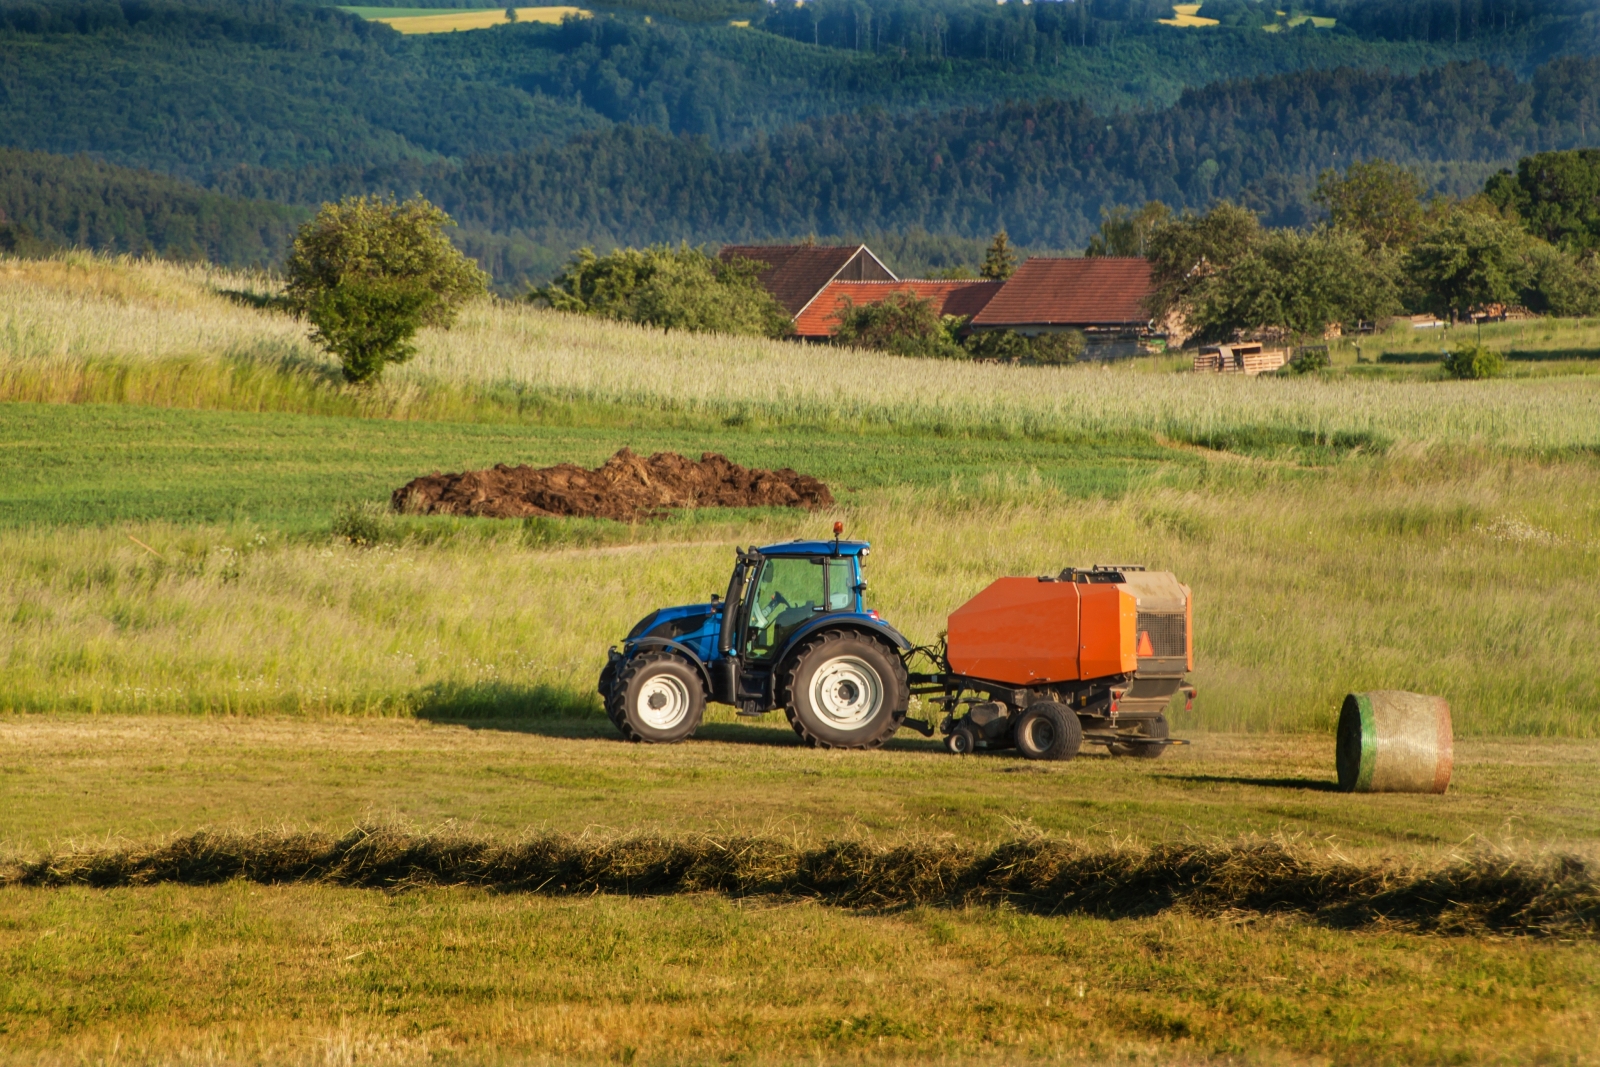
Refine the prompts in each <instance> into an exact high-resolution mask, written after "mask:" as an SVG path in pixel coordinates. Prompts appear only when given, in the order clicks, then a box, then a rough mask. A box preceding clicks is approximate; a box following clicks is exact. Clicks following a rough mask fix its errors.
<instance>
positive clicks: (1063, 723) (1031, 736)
mask: <svg viewBox="0 0 1600 1067" xmlns="http://www.w3.org/2000/svg"><path fill="white" fill-rule="evenodd" d="M1016 739H1017V749H1018V751H1020V752H1021V753H1022V754H1023V755H1024V756H1025V757H1027V758H1028V759H1049V760H1069V759H1071V758H1072V757H1073V756H1076V755H1077V754H1078V748H1079V746H1081V745H1082V744H1083V727H1082V726H1080V725H1079V724H1078V716H1077V713H1076V712H1074V711H1073V710H1072V709H1071V708H1069V707H1067V706H1066V705H1065V704H1057V703H1056V702H1055V701H1053V700H1041V701H1039V702H1038V703H1037V704H1029V705H1028V710H1027V711H1024V712H1023V713H1022V718H1021V719H1020V720H1018V722H1017V733H1016Z"/></svg>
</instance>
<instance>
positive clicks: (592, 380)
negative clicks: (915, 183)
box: [0, 254, 1600, 450]
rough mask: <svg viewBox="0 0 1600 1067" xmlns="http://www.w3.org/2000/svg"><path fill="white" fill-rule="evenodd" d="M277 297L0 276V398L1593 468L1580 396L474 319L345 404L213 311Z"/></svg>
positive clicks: (259, 327) (1590, 406)
mask: <svg viewBox="0 0 1600 1067" xmlns="http://www.w3.org/2000/svg"><path fill="white" fill-rule="evenodd" d="M274 284H275V283H273V282H272V281H271V280H270V279H266V278H262V277H256V276H241V275H233V274H228V273H225V272H222V271H219V270H216V269H214V268H207V267H185V266H178V265H172V264H163V263H144V262H136V261H129V260H109V259H100V258H95V257H92V256H87V255H83V254H70V255H65V256H62V257H58V258H57V259H53V260H46V261H22V260H15V259H9V260H0V397H4V398H6V399H14V400H46V401H71V400H81V399H101V398H116V399H122V400H126V401H130V402H140V403H162V402H166V403H181V404H192V405H195V406H213V407H246V408H251V409H264V410H293V409H295V408H296V406H299V407H300V408H303V409H308V410H319V411H321V410H335V409H339V410H345V409H348V410H350V411H351V412H352V413H362V414H377V415H386V416H391V417H424V418H431V417H474V410H475V408H477V409H483V408H485V406H486V405H487V407H492V408H495V409H496V410H499V409H500V408H509V409H510V410H511V411H512V412H513V413H515V412H517V411H519V410H523V409H525V408H531V409H532V410H533V411H535V412H538V411H541V410H543V409H545V408H546V407H548V406H550V405H576V406H577V407H579V408H581V409H583V410H585V411H596V410H608V409H619V408H625V409H627V410H628V412H630V413H633V414H635V415H637V414H640V413H643V414H647V415H650V414H653V415H655V416H657V417H674V416H675V417H682V418H693V419H709V420H718V421H725V422H730V423H733V424H740V423H746V422H757V423H765V424H770V425H775V426H783V425H791V426H792V425H806V426H841V427H859V428H870V427H877V428H883V429H914V430H923V431H933V432H939V433H951V434H986V435H996V434H999V435H1042V436H1054V437H1071V438H1094V437H1097V436H1104V435H1116V434H1130V433H1131V434H1162V435H1166V436H1169V437H1174V438H1178V439H1181V440H1185V441H1199V442H1216V441H1218V440H1221V439H1224V438H1227V437H1229V436H1230V435H1232V436H1237V435H1239V434H1240V433H1242V432H1252V431H1253V432H1257V433H1259V431H1260V430H1262V429H1263V428H1266V429H1268V430H1271V431H1273V432H1275V433H1277V434H1280V435H1281V434H1289V435H1303V436H1305V437H1307V438H1309V439H1316V440H1322V441H1339V442H1342V443H1343V444H1344V445H1347V446H1361V445H1366V446H1368V447H1374V446H1382V445H1384V444H1387V443H1390V442H1395V441H1404V442H1417V443H1425V444H1429V443H1431V444H1447V445H1460V444H1476V445H1480V446H1508V447H1514V448H1525V449H1535V450H1557V449H1569V448H1593V447H1596V446H1600V380H1596V379H1595V378H1594V377H1593V376H1585V377H1574V378H1565V379H1563V378H1556V379H1539V380H1516V381H1501V382H1491V383H1478V382H1454V383H1447V382H1434V381H1405V382H1394V381H1376V380H1358V379H1350V378H1334V379H1328V380H1325V379H1320V378H1316V377H1309V378H1300V379H1256V380H1242V379H1238V378H1234V377H1232V376H1226V377H1225V376H1221V375H1218V376H1196V375H1185V374H1145V373H1136V372H1133V371H1131V370H1129V369H1115V368H1106V367H1100V366H1081V367H1072V368H1065V369H1057V368H1044V367H1010V366H987V365H975V364H970V363H962V362H956V361H927V360H915V359H901V358H898V357H893V356H886V355H881V354H877V353H869V352H859V351H841V350H835V349H826V348H817V347H812V346H803V345H798V344H792V343H785V342H773V341H765V340H760V339H751V338H736V337H724V336H708V335H703V334H670V333H660V332H656V331H653V330H647V329H643V328H639V327H632V326H624V325H619V324H615V323H608V322H600V321H595V320H590V319H584V318H580V317H574V316H569V315H561V314H556V313H553V312H547V311H541V310H539V309H535V308H531V307H527V306H523V305H514V304H507V303H504V302H493V303H483V304H480V305H477V306H475V307H472V308H470V309H468V310H467V312H466V313H465V314H464V315H463V316H462V319H461V321H460V323H459V324H458V326H457V327H456V328H455V329H453V330H451V331H448V332H444V331H428V332H425V333H424V334H423V335H422V336H421V337H420V339H419V352H418V356H417V358H416V359H415V360H414V361H413V362H412V363H410V364H407V365H405V366H403V367H399V368H395V369H394V370H392V371H390V372H389V373H388V375H387V376H386V383H385V384H384V385H383V386H381V387H380V388H379V389H377V390H351V389H348V388H346V387H344V386H342V385H341V384H339V382H338V378H337V375H336V371H335V369H334V368H333V367H332V366H331V365H330V364H329V363H328V361H327V360H326V358H325V357H323V356H322V355H320V354H319V353H317V352H315V351H314V350H313V349H312V348H311V347H310V345H309V344H308V342H307V341H306V340H305V333H304V328H303V326H302V325H300V324H297V323H295V322H294V321H293V320H291V319H288V318H286V317H284V316H283V315H282V314H279V313H277V312H274V311H271V310H269V309H262V308H257V307H252V306H250V305H249V304H248V302H244V298H242V297H239V296H235V297H233V298H230V297H228V296H226V295H223V294H224V293H227V292H233V293H235V294H241V293H242V294H251V293H253V294H256V295H257V296H258V297H261V296H270V294H271V292H272V290H273V286H274ZM241 367H243V368H245V370H244V371H241V370H240V368H241ZM119 382H120V383H121V384H117V383H119ZM279 383H281V384H279ZM275 390H276V391H277V393H280V394H281V395H275ZM441 398H442V399H441ZM491 401H492V402H491ZM480 413H481V412H480Z"/></svg>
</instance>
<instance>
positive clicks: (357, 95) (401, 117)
mask: <svg viewBox="0 0 1600 1067" xmlns="http://www.w3.org/2000/svg"><path fill="white" fill-rule="evenodd" d="M463 2H464V0H456V5H455V6H460V4H461V3H463ZM441 6H448V5H441ZM472 6H481V5H472ZM1591 8H1592V5H1590V4H1585V3H1578V2H1575V0H1449V2H1444V0H1311V2H1310V3H1306V4H1294V5H1290V6H1289V7H1287V8H1274V7H1273V6H1272V5H1269V4H1263V3H1256V2H1254V0H1209V2H1208V3H1206V4H1205V5H1204V6H1203V7H1202V10H1201V12H1200V14H1201V15H1202V16H1203V17H1206V18H1212V19H1215V20H1216V21H1217V22H1218V23H1219V25H1217V26H1208V27H1203V28H1180V27H1174V26H1168V25H1163V24H1161V23H1160V22H1159V21H1158V20H1159V19H1160V18H1163V17H1169V16H1170V15H1171V13H1172V12H1171V7H1170V5H1164V4H1158V3H1155V2H1154V0H1074V2H1062V0H1041V2H1038V3H1033V4H1027V5H1024V4H1004V5H996V4H992V3H988V2H986V0H915V2H913V0H813V2H809V3H806V4H795V3H793V2H791V0H781V2H778V3H773V4H768V3H763V2H751V0H618V2H616V3H608V4H603V5H595V6H594V7H593V8H592V11H593V15H592V17H589V18H582V19H571V20H568V21H566V22H564V23H561V24H554V25H551V24H536V23H518V24H514V25H512V24H508V25H505V26H499V27H495V28H492V29H488V30H479V31H472V32H461V33H446V34H438V35H419V36H410V37H408V36H402V35H401V34H399V33H397V32H395V31H394V30H392V29H390V28H389V27H388V26H386V25H383V24H381V23H376V22H370V21H365V20H363V19H362V18H359V17H358V16H357V15H355V14H352V13H349V12H345V11H342V10H339V9H337V8H333V7H325V6H314V5H311V4H305V3H293V2H285V0H124V2H120V3H118V2H112V0H33V2H26V3H16V2H5V3H0V147H4V148H8V149H11V150H12V151H7V152H4V153H3V154H0V211H3V212H4V213H5V218H4V219H3V220H0V243H9V245H8V246H10V247H21V246H25V247H48V246H55V245H71V244H80V245H86V246H89V247H96V248H106V249H116V250H127V251H153V252H158V253H162V254H167V255H176V256H186V257H192V256H209V257H212V258H216V259H220V260H223V261H225V262H230V263H261V262H276V261H278V260H280V259H281V257H282V254H283V249H284V247H285V241H286V239H287V237H286V235H287V234H288V233H289V232H290V231H291V230H292V227H293V225H294V224H295V222H296V221H297V220H299V219H303V218H304V217H305V215H306V211H307V209H308V208H309V207H313V206H315V205H316V204H317V203H319V202H321V201H324V200H327V199H332V198H337V197H339V196H341V195H346V194H349V193H354V192H361V191H371V190H391V191H394V192H397V193H400V194H402V195H404V194H407V193H410V192H414V191H422V192H424V193H425V194H426V195H428V196H429V197H430V198H432V199H433V200H435V201H436V202H438V203H440V204H442V205H443V206H445V207H446V208H447V209H448V210H449V211H450V212H451V213H452V214H453V215H454V216H455V217H456V219H457V220H458V221H459V222H460V224H461V227H460V230H459V233H458V236H459V239H460V241H461V243H462V244H463V246H464V247H466V248H467V249H468V250H469V251H471V252H472V253H473V254H475V255H477V256H478V257H479V258H480V259H481V260H482V261H483V262H484V264H485V265H486V266H487V267H488V268H490V269H491V270H492V271H493V272H494V274H495V275H496V276H497V278H499V279H500V280H501V281H502V282H506V283H510V282H513V281H521V280H525V279H528V278H539V277H545V276H548V275H549V274H550V273H551V272H552V271H553V270H554V269H555V267H556V266H557V264H558V263H559V262H560V261H561V260H562V259H564V258H565V256H566V254H567V253H568V251H569V250H570V249H571V248H573V247H576V246H577V245H580V244H585V243H589V244H594V245H596V246H601V247H606V246H610V245H614V244H618V243H639V242H646V241H678V240H688V241H691V242H696V243H698V242H716V241H721V240H728V239H739V240H755V239H761V238H781V237H794V236H804V235H809V234H815V235H817V236H819V237H824V238H826V237H834V236H845V235H852V236H866V235H873V234H877V235H884V236H891V237H892V236H893V235H902V236H900V237H899V238H898V239H899V241H900V247H902V248H903V249H904V250H905V256H904V264H903V266H907V267H910V268H913V269H914V268H917V267H928V266H937V265H940V264H941V263H942V262H947V261H949V260H951V259H952V258H960V257H964V256H968V255H970V254H971V250H972V249H974V248H977V247H980V246H979V244H978V241H979V239H980V238H983V237H985V236H986V235H987V234H989V233H991V232H992V231H993V230H995V229H998V228H1001V227H1005V228H1008V229H1009V230H1010V232H1011V233H1012V235H1013V237H1014V238H1016V239H1017V240H1018V241H1019V242H1020V243H1021V244H1023V245H1025V246H1031V247H1035V248H1061V249H1072V248H1081V247H1082V246H1083V244H1084V242H1085V241H1086V240H1087V238H1088V236H1089V234H1090V233H1092V232H1093V231H1094V230H1095V228H1096V227H1097V226H1098V223H1099V220H1100V218H1101V216H1102V213H1103V212H1104V211H1105V210H1106V209H1108V208H1110V207H1112V206H1114V205H1117V204H1136V203H1142V202H1144V201H1145V200H1148V199H1158V200H1161V201H1164V202H1165V203H1167V204H1168V205H1169V206H1171V207H1173V208H1174V209H1182V208H1196V209H1200V208H1204V207H1206V206H1207V205H1209V204H1210V203H1212V202H1214V201H1216V200H1220V199H1231V200H1235V201H1237V202H1240V203H1243V204H1245V205H1247V206H1249V207H1251V208H1253V209H1255V210H1257V211H1258V212H1259V213H1260V214H1261V215H1262V217H1263V219H1264V220H1265V221H1267V222H1270V223H1274V224H1303V223H1306V222H1310V221H1312V220H1314V219H1315V218H1316V217H1317V209H1316V208H1315V207H1314V206H1313V205H1312V204H1311V203H1310V200H1309V195H1310V190H1311V188H1312V187H1313V185H1314V183H1315V180H1316V176H1317V174H1318V173H1319V172H1320V171H1321V170H1323V169H1325V168H1328V167H1341V166H1343V165H1345V164H1347V163H1349V162H1352V161H1355V160H1359V159H1362V158H1367V157H1370V156H1384V157H1386V158H1390V159H1394V160H1397V161H1400V162H1402V163H1405V164H1407V165H1409V166H1411V167H1413V168H1414V169H1415V170H1416V171H1417V172H1418V173H1419V174H1420V175H1422V176H1423V178H1424V179H1425V181H1426V182H1427V183H1428V184H1429V185H1430V186H1431V187H1432V188H1433V189H1434V190H1436V191H1439V192H1447V193H1454V194H1461V193H1470V192H1473V191H1476V190H1477V189H1480V188H1482V186H1483V183H1484V181H1485V179H1486V178H1488V177H1489V176H1490V175H1492V174H1493V173H1494V172H1496V171H1497V170H1499V169H1501V168H1504V167H1508V166H1513V165H1515V162H1516V160H1517V159H1518V158H1519V157H1520V156H1523V155H1526V154H1528V153H1530V152H1534V151H1541V150H1549V149H1557V148H1569V147H1579V146H1583V145H1587V144H1590V143H1593V140H1594V139H1595V132H1594V130H1595V126H1596V124H1597V122H1600V99H1597V98H1600V63H1597V62H1596V61H1595V60H1594V59H1592V58H1591V56H1592V55H1593V54H1594V53H1596V52H1600V48H1597V47H1596V41H1597V40H1600V30H1597V26H1600V16H1597V15H1596V13H1595V12H1593V11H1592V10H1591ZM1280 11H1281V12H1283V14H1279V12H1280ZM1306 16H1315V17H1316V19H1317V21H1316V22H1313V21H1311V20H1310V19H1309V18H1307V17H1306ZM1330 20H1332V21H1331V22H1330ZM734 21H737V22H740V23H748V25H734V24H732V23H733V22H734ZM19 242H20V243H21V244H20V245H19Z"/></svg>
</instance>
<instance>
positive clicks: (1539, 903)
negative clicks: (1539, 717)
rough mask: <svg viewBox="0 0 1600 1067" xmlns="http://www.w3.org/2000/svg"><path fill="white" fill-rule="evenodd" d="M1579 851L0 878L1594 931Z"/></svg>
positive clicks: (431, 845) (1184, 854) (186, 863)
mask: <svg viewBox="0 0 1600 1067" xmlns="http://www.w3.org/2000/svg"><path fill="white" fill-rule="evenodd" d="M1597 874H1600V872H1596V871H1595V870H1594V869H1593V868H1592V866H1591V865H1590V864H1588V863H1585V862H1584V861H1582V860H1579V859H1576V858H1573V857H1553V858H1548V859H1544V860H1538V861H1530V860H1520V859H1515V858H1510V857H1505V856H1498V855H1493V854H1480V855H1476V856H1473V857H1471V858H1467V859H1461V860H1457V861H1455V862H1453V863H1450V864H1448V865H1445V866H1441V867H1436V868H1432V869H1421V868H1415V867H1408V866H1398V865H1381V864H1375V865H1361V864H1356V863H1351V862H1348V861H1345V860H1341V859H1335V858H1326V857H1322V856H1317V855H1315V854H1313V853H1311V852H1308V851H1303V850H1297V849H1293V848H1289V847H1286V846H1284V845H1281V844H1278V843H1274V842H1263V843H1247V844H1241V845H1232V846H1224V845H1205V844H1167V845H1158V846H1155V847H1152V848H1149V849H1135V848H1115V849H1101V850H1094V849H1086V848H1082V847H1080V846H1077V845H1074V844H1070V843H1064V842H1057V841H1050V840H1047V839H1034V840H1023V841H1013V842H1009V843H1006V844H1001V845H999V846H997V847H994V848H992V849H989V850H977V849H971V848H963V847H959V846H952V845H943V844H911V845H902V846H899V847H892V848H876V847H872V846H870V845H866V844H862V843H855V842H836V843H832V844H828V845H824V846H822V847H820V848H814V849H801V848H796V847H793V846H791V845H788V844H785V843H783V842H780V841H776V840H773V839H770V838H734V839H729V840H725V841H718V840H714V839H711V838H707V837H695V838H678V839H670V838H660V837H633V838H623V839H617V840H595V839H590V838H584V837H573V836H567V835H560V834H554V835H546V836H540V837H535V838H531V839H528V840H525V841H523V842H520V843H516V844H500V843H495V842H492V841H486V840H482V839H474V838H470V837H464V836H451V835H439V834H411V833H405V832H399V831H393V830H386V829H383V828H376V829H371V828H367V829H357V830H353V831H351V832H350V833H347V834H345V835H344V836H342V837H334V836H331V835H326V834H315V833H287V834H285V833H265V832H264V833H256V834H234V833H205V832H202V833H196V834H192V835H189V836H186V837H178V838H175V839H172V840H170V841H167V842H165V843H162V844H156V845H147V846H135V847H128V848H108V849H100V850H91V851H82V852H70V853H63V854H59V855H48V856H44V857H42V858H39V859H36V860H33V861H25V862H17V863H13V864H11V865H9V867H7V868H0V886H5V885H20V886H35V887H52V886H54V887H59V886H70V885H87V886H94V887H101V888H111V887H118V886H139V885H154V884H159V883H178V884H183V885H211V884H217V883H221V882H227V881H231V880H233V879H244V880H247V881H251V882H256V883H261V884H268V885H276V884H286V883H321V884H330V885H338V886H343V887H354V888H373V889H385V890H404V889H413V888H421V887H426V886H440V885H465V886H474V887H479V888H486V889H491V890H496V891H501V892H508V893H518V892H520V893H544V894H550V895H571V894H588V893H596V892H603V893H614V894H623V895H633V896H656V895H666V894H675V893H706V892H716V893H724V894H728V895H730V896H772V895H778V896H792V897H797V898H807V899H813V900H817V901H820V902H823V903H828V904H835V905H839V906H843V907H851V908H868V909H895V908H906V907H916V906H928V905H953V906H963V905H1009V906H1011V907H1015V908H1017V909H1019V910H1024V911H1028V912H1031V913H1034V914H1043V915H1063V914H1085V915H1091V916H1094V917H1097V918H1108V919H1110V918H1132V917H1138V916H1148V915H1153V914H1156V913H1159V912H1162V911H1165V910H1167V909H1169V908H1184V909H1187V910H1189V911H1193V912H1196V913H1199V914H1202V915H1219V914H1224V913H1257V914H1265V913H1290V914H1299V915H1303V916H1306V917H1308V918H1311V919H1312V920H1314V921H1316V922H1318V923H1321V924H1324V925H1328V926H1335V927H1341V928H1353V927H1363V926H1371V925H1389V926H1396V927H1400V928H1406V929H1412V930H1417V931H1424V932H1432V933H1446V934H1458V933H1462V934H1464V933H1476V934H1483V933H1494V934H1513V935H1534V936H1551V937H1564V938H1584V939H1589V938H1594V937H1596V936H1597V935H1600V877H1597Z"/></svg>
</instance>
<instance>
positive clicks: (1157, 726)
mask: <svg viewBox="0 0 1600 1067" xmlns="http://www.w3.org/2000/svg"><path fill="white" fill-rule="evenodd" d="M1142 732H1143V734H1144V736H1145V737H1148V738H1150V739H1151V740H1152V741H1165V740H1166V739H1167V717H1166V716H1165V715H1157V716H1156V717H1155V718H1153V719H1147V720H1146V721H1145V723H1144V729H1143V731H1142ZM1106 747H1107V748H1109V749H1110V750H1111V754H1112V755H1113V756H1132V757H1133V758H1134V759H1160V758H1161V754H1162V753H1163V752H1165V751H1166V750H1167V746H1166V745H1151V744H1147V743H1145V742H1142V741H1133V740H1129V741H1119V742H1117V743H1115V744H1112V745H1108V746H1106Z"/></svg>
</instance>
